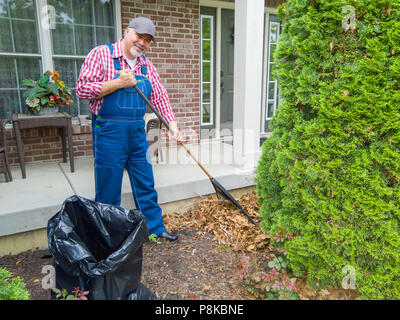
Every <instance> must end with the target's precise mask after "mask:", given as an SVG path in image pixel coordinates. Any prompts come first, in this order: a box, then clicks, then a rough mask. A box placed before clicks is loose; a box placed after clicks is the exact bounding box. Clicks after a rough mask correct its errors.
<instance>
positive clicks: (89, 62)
mask: <svg viewBox="0 0 400 320" xmlns="http://www.w3.org/2000/svg"><path fill="white" fill-rule="evenodd" d="M113 46H114V51H113V56H112V57H111V54H110V49H109V48H108V47H107V45H101V46H98V47H96V48H94V49H92V50H91V51H90V52H89V54H88V55H87V57H86V58H85V61H84V62H83V64H82V67H81V72H80V74H79V78H78V81H77V82H76V95H77V96H78V97H79V98H81V99H89V100H90V101H89V107H90V111H91V112H92V113H93V114H94V115H97V114H98V112H99V110H100V107H101V104H102V102H103V98H99V93H100V91H101V88H102V86H103V82H104V81H110V80H112V79H113V78H114V75H115V74H116V72H117V71H116V70H115V68H114V61H113V58H119V61H120V64H121V69H122V70H125V69H130V70H132V68H131V67H130V66H129V64H128V62H127V61H126V59H125V57H124V56H123V54H122V48H121V40H120V41H118V42H117V43H114V44H113ZM144 64H146V65H147V75H146V77H147V78H148V79H149V80H150V82H151V85H152V91H151V96H150V99H149V100H150V102H151V103H152V104H153V106H154V107H155V108H156V109H157V111H158V112H160V114H161V115H162V116H163V118H164V119H165V120H166V121H167V122H168V123H169V122H171V121H175V114H174V112H173V111H172V106H171V103H170V101H169V98H168V93H167V90H166V89H165V88H164V86H163V85H162V84H161V80H160V76H159V75H158V73H157V70H156V68H155V67H154V65H153V64H152V63H151V62H150V60H149V59H147V58H146V60H145V59H144V58H143V57H139V58H138V59H137V62H136V65H135V67H134V68H133V73H134V74H136V75H143V74H142V68H141V67H142V65H144Z"/></svg>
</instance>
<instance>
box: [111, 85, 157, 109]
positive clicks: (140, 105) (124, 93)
mask: <svg viewBox="0 0 400 320" xmlns="http://www.w3.org/2000/svg"><path fill="white" fill-rule="evenodd" d="M146 82H149V80H147V79H145V80H143V79H137V84H136V85H137V87H138V88H139V90H140V91H142V92H143V93H144V95H145V96H146V97H150V94H151V88H150V89H149V88H148V87H149V85H148V84H147V83H146ZM149 83H150V82H149ZM150 86H151V85H150ZM115 100H116V101H115V104H116V106H117V107H118V108H120V109H137V110H141V109H146V103H145V102H144V100H143V99H142V97H141V96H140V95H139V94H138V93H137V91H136V90H135V88H134V87H129V88H123V89H119V90H118V91H117V95H116V97H115Z"/></svg>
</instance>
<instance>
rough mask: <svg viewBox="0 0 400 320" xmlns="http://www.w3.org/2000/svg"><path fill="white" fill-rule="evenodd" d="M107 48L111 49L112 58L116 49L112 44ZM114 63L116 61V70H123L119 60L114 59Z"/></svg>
mask: <svg viewBox="0 0 400 320" xmlns="http://www.w3.org/2000/svg"><path fill="white" fill-rule="evenodd" d="M107 47H108V49H110V52H111V57H112V55H113V51H114V47H113V45H112V44H111V43H109V44H107ZM113 61H114V68H115V70H121V64H120V62H119V59H118V58H113Z"/></svg>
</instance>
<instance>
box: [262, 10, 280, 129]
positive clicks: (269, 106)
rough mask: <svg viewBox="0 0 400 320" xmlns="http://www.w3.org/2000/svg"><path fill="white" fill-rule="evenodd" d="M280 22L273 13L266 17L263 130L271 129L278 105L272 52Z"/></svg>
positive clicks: (275, 44) (274, 48)
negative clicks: (270, 125)
mask: <svg viewBox="0 0 400 320" xmlns="http://www.w3.org/2000/svg"><path fill="white" fill-rule="evenodd" d="M279 29H280V23H279V22H278V19H277V17H276V16H275V15H269V19H268V42H267V46H268V48H267V52H268V54H267V61H266V63H267V77H266V89H265V90H266V93H265V97H266V101H265V112H264V116H265V117H264V119H265V125H264V132H269V131H271V129H270V127H269V124H270V121H271V119H272V117H273V116H274V115H275V112H276V109H277V108H278V105H279V99H278V80H277V79H276V78H275V77H274V74H273V71H274V69H275V66H276V62H275V60H274V53H275V51H276V49H277V47H278V37H279V31H280V30H279Z"/></svg>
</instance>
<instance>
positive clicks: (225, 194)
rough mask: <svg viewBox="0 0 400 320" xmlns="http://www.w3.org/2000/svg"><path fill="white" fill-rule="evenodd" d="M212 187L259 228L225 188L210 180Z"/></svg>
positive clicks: (212, 179)
mask: <svg viewBox="0 0 400 320" xmlns="http://www.w3.org/2000/svg"><path fill="white" fill-rule="evenodd" d="M210 181H211V183H212V185H213V186H214V189H215V191H216V193H217V196H218V194H221V195H222V196H223V197H224V198H225V199H228V200H230V201H231V202H232V203H233V204H234V205H235V206H236V207H237V208H238V209H239V210H240V211H241V212H242V213H243V214H244V215H245V216H246V217H247V219H249V221H250V222H251V223H252V224H254V225H255V226H257V223H255V222H254V220H253V219H252V218H251V217H250V216H249V214H248V213H247V212H246V211H245V210H244V209H243V208H242V206H241V205H240V204H239V202H237V201H236V200H235V198H234V197H233V196H232V195H231V194H230V193H229V192H228V191H226V190H225V188H224V187H223V186H222V185H221V184H220V183H219V182H218V181H217V180H215V179H214V178H211V179H210Z"/></svg>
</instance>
